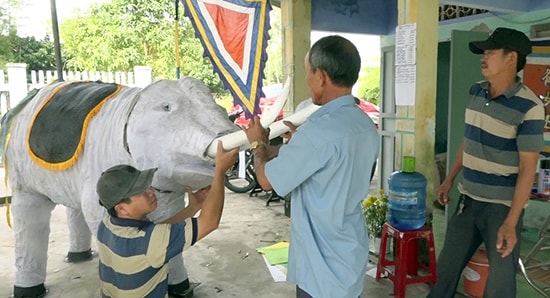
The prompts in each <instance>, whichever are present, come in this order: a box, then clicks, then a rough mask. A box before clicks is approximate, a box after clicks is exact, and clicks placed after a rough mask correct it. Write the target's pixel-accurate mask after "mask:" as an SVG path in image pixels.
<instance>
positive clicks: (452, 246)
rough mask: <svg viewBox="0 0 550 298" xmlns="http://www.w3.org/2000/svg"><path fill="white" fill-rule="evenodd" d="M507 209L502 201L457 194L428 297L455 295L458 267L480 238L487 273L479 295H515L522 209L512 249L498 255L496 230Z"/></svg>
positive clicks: (506, 213) (459, 267)
mask: <svg viewBox="0 0 550 298" xmlns="http://www.w3.org/2000/svg"><path fill="white" fill-rule="evenodd" d="M460 202H463V203H464V208H462V212H460V214H458V211H459V209H460V207H459V206H460ZM509 210H510V208H509V207H507V206H505V205H502V204H494V203H486V202H480V201H476V200H474V199H471V198H470V197H468V196H465V195H461V196H460V201H459V204H458V205H457V208H456V210H455V212H454V214H453V216H452V218H451V220H450V221H449V223H448V224H447V232H446V235H445V243H444V245H443V249H442V250H441V253H440V254H439V258H438V260H437V282H436V284H435V285H434V288H433V289H432V291H431V292H430V294H429V295H428V297H433V298H445V297H449V298H452V297H454V296H455V292H456V287H457V285H458V282H459V280H460V276H461V274H462V270H463V269H464V267H465V266H466V264H467V263H468V261H469V260H470V259H471V258H472V256H473V255H474V253H475V252H476V250H477V249H478V248H479V246H480V244H481V243H482V242H483V243H485V248H486V250H487V258H488V259H489V276H488V278H487V284H486V286H485V293H484V294H483V297H484V298H497V297H498V298H507V297H510V298H515V297H516V271H517V266H518V258H519V253H520V242H521V241H520V240H521V230H522V227H523V212H522V214H521V216H520V218H519V221H518V224H517V225H516V236H517V239H518V242H517V244H516V246H515V247H514V250H513V252H512V253H511V254H510V255H508V256H507V257H506V258H502V257H501V255H500V253H498V252H497V251H496V242H497V233H498V230H499V228H500V226H501V225H502V223H503V222H504V220H505V219H506V216H508V211H509Z"/></svg>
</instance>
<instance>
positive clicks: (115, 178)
mask: <svg viewBox="0 0 550 298" xmlns="http://www.w3.org/2000/svg"><path fill="white" fill-rule="evenodd" d="M156 171H157V168H152V169H148V170H143V171H140V170H138V169H136V168H134V167H132V166H130V165H117V166H114V167H111V168H109V169H107V170H106V171H105V172H103V173H101V177H99V180H98V181H97V186H96V191H97V194H98V195H99V203H100V204H101V206H103V207H105V208H107V209H111V208H113V207H114V206H115V205H116V204H118V203H120V201H122V200H123V199H126V198H129V197H131V196H134V195H138V194H142V193H144V192H145V191H146V190H147V189H148V188H149V187H151V183H152V182H153V175H154V174H155V172H156Z"/></svg>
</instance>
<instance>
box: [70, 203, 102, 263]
mask: <svg viewBox="0 0 550 298" xmlns="http://www.w3.org/2000/svg"><path fill="white" fill-rule="evenodd" d="M65 213H66V215H67V224H68V226H69V241H70V246H69V252H68V253H67V257H65V262H68V263H78V262H84V261H89V260H91V259H93V257H94V255H95V252H94V251H92V232H90V229H89V228H88V224H87V223H86V220H85V219H84V215H83V214H82V211H81V210H79V209H74V208H69V207H67V208H66V209H65Z"/></svg>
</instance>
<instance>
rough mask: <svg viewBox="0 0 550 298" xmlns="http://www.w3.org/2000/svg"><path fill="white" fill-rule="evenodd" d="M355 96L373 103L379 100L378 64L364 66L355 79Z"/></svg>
mask: <svg viewBox="0 0 550 298" xmlns="http://www.w3.org/2000/svg"><path fill="white" fill-rule="evenodd" d="M357 85H358V88H357V96H358V97H360V98H361V99H364V100H366V101H368V102H371V103H373V104H375V105H378V102H379V100H380V66H365V67H363V68H362V69H361V72H360V73H359V79H358V80H357Z"/></svg>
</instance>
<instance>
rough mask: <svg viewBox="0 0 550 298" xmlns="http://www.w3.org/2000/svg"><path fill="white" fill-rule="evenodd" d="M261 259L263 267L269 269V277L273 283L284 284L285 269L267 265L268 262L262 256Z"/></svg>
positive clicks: (279, 266) (280, 266)
mask: <svg viewBox="0 0 550 298" xmlns="http://www.w3.org/2000/svg"><path fill="white" fill-rule="evenodd" d="M262 257H263V259H264V262H265V265H266V266H267V269H269V273H270V274H271V277H272V278H273V281H274V282H285V281H286V268H285V267H284V266H282V265H274V266H272V265H269V261H268V260H267V258H266V257H265V255H264V254H262Z"/></svg>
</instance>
